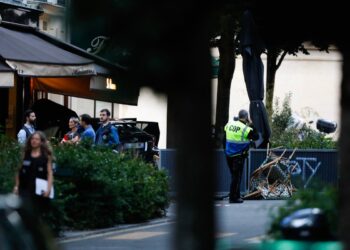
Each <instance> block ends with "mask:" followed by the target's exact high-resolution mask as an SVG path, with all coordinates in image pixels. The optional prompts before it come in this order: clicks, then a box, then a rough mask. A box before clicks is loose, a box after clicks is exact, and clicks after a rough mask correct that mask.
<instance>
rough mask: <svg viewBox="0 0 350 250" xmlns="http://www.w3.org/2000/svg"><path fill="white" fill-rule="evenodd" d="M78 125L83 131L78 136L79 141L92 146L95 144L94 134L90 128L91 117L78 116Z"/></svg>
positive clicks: (86, 115) (85, 115)
mask: <svg viewBox="0 0 350 250" xmlns="http://www.w3.org/2000/svg"><path fill="white" fill-rule="evenodd" d="M80 125H81V126H82V127H83V128H84V131H83V132H82V133H81V136H80V141H89V142H90V143H91V144H93V143H94V142H95V138H96V134H95V130H94V129H93V128H92V126H91V116H89V115H88V114H82V115H81V116H80Z"/></svg>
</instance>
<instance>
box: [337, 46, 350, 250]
mask: <svg viewBox="0 0 350 250" xmlns="http://www.w3.org/2000/svg"><path fill="white" fill-rule="evenodd" d="M345 46H346V47H343V48H342V54H343V60H344V62H343V79H342V83H341V126H340V127H341V133H340V147H339V149H340V184H339V193H340V197H339V198H340V204H339V208H340V213H339V226H340V238H341V240H342V242H343V243H344V250H348V249H350V238H349V232H350V213H349V211H350V199H349V197H350V185H349V180H350V168H349V166H350V156H349V151H350V140H349V135H348V133H349V131H350V48H349V45H347V44H345Z"/></svg>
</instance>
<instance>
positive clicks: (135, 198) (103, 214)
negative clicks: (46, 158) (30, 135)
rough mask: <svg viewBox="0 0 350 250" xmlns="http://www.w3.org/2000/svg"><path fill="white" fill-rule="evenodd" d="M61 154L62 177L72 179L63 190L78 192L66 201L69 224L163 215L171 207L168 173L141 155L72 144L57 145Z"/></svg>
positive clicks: (83, 225)
mask: <svg viewBox="0 0 350 250" xmlns="http://www.w3.org/2000/svg"><path fill="white" fill-rule="evenodd" d="M55 154H56V158H57V165H58V166H59V167H58V173H57V174H58V175H57V177H56V179H58V180H61V181H62V182H63V183H65V184H66V185H67V184H71V187H70V188H67V189H66V190H64V191H63V192H62V194H61V195H62V196H64V197H69V196H72V195H76V197H74V198H71V199H69V200H68V201H67V202H66V204H65V209H64V211H65V213H66V214H65V217H66V219H65V224H66V225H68V226H71V227H74V228H98V227H106V226H111V225H114V224H116V223H121V222H137V221H141V220H147V219H150V218H152V217H155V216H159V215H161V214H163V213H164V212H165V209H166V207H167V206H168V197H167V193H168V180H167V176H166V174H165V173H164V172H163V171H159V170H157V169H155V168H154V166H152V165H150V164H146V163H144V162H143V161H142V160H141V159H137V158H132V157H130V156H128V155H122V154H120V155H119V154H115V153H114V152H112V151H110V150H108V149H103V148H95V149H94V150H90V149H88V148H86V147H82V146H70V145H65V146H59V147H56V148H55ZM59 174H61V176H60V175H59ZM64 175H66V176H64Z"/></svg>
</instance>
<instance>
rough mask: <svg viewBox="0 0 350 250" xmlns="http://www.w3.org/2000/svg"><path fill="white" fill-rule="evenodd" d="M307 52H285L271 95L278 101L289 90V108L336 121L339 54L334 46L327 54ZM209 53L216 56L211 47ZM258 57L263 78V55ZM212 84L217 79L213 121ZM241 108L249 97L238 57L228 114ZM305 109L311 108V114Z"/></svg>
mask: <svg viewBox="0 0 350 250" xmlns="http://www.w3.org/2000/svg"><path fill="white" fill-rule="evenodd" d="M310 52H311V53H310V55H298V56H297V57H295V56H286V58H285V59H284V61H283V63H282V65H281V67H280V68H279V70H278V71H277V74H276V79H275V94H274V98H276V97H277V98H279V100H280V103H281V102H282V101H283V99H284V97H285V96H286V95H287V94H288V93H291V94H292V98H291V108H292V111H293V112H295V113H297V114H298V115H300V116H301V117H303V118H306V119H307V120H314V119H317V118H324V119H329V120H334V121H336V122H337V123H338V125H339V124H340V81H341V63H342V61H341V60H342V58H341V55H340V53H339V52H337V51H335V50H332V51H330V53H329V54H327V53H326V52H319V51H315V50H313V51H310ZM212 54H213V56H215V57H217V56H218V51H217V50H213V51H212ZM262 58H263V63H264V66H265V75H264V79H265V80H266V60H265V59H266V58H264V56H262ZM216 86H217V79H213V100H214V102H213V110H214V112H213V121H214V119H215V103H216ZM274 100H275V99H274ZM241 108H245V109H249V99H248V95H247V90H246V87H245V82H244V77H243V70H242V59H241V57H238V58H237V60H236V69H235V73H234V77H233V80H232V85H231V101H230V111H229V114H230V117H233V116H235V115H237V113H238V111H239V110H240V109H241ZM309 111H312V112H311V114H310V112H309ZM308 113H309V114H308ZM312 113H313V114H312ZM339 132H340V129H339V128H338V129H337V132H336V133H335V134H334V135H335V136H337V135H338V133H339Z"/></svg>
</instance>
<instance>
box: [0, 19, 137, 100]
mask: <svg viewBox="0 0 350 250" xmlns="http://www.w3.org/2000/svg"><path fill="white" fill-rule="evenodd" d="M0 58H1V59H0V60H1V61H0V63H1V66H0V74H2V71H1V69H2V68H3V69H4V70H5V69H6V70H7V72H6V74H8V77H9V76H10V74H12V77H13V74H14V73H16V74H17V75H18V76H24V77H31V78H32V79H33V82H34V84H33V86H34V89H37V90H47V91H50V92H52V93H57V94H65V95H70V96H79V97H83V98H89V99H96V100H102V101H110V102H115V103H124V104H130V105H137V99H138V94H139V91H138V89H137V88H135V87H133V86H128V85H126V83H124V82H123V81H122V80H121V79H122V78H123V77H122V75H123V74H125V73H126V69H125V68H123V67H122V66H120V65H117V64H112V63H110V62H108V61H106V60H104V59H102V58H100V57H97V56H95V55H92V54H89V53H88V52H86V51H84V50H82V49H80V48H78V47H76V46H73V45H71V44H68V43H64V42H62V41H60V40H57V39H56V38H54V37H51V36H49V35H46V34H44V33H42V32H40V31H38V30H37V29H36V28H33V27H29V26H25V25H20V24H13V23H9V22H2V23H1V24H0ZM4 74H5V73H4ZM45 78H48V79H47V80H45ZM74 78H77V79H74ZM2 79H3V77H2V75H0V86H2V82H3V80H2ZM9 79H10V78H8V79H7V80H6V81H7V82H8V80H9ZM96 79H98V82H99V84H97V85H96ZM112 79H113V80H112ZM12 80H13V79H12ZM112 81H113V82H117V83H118V88H114V89H113V88H109V87H110V86H109V87H108V83H111V82H112ZM4 86H6V85H4ZM7 86H9V87H11V86H13V81H12V85H9V84H8V83H7ZM96 86H97V87H96ZM77 89H81V91H76V90H77Z"/></svg>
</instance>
